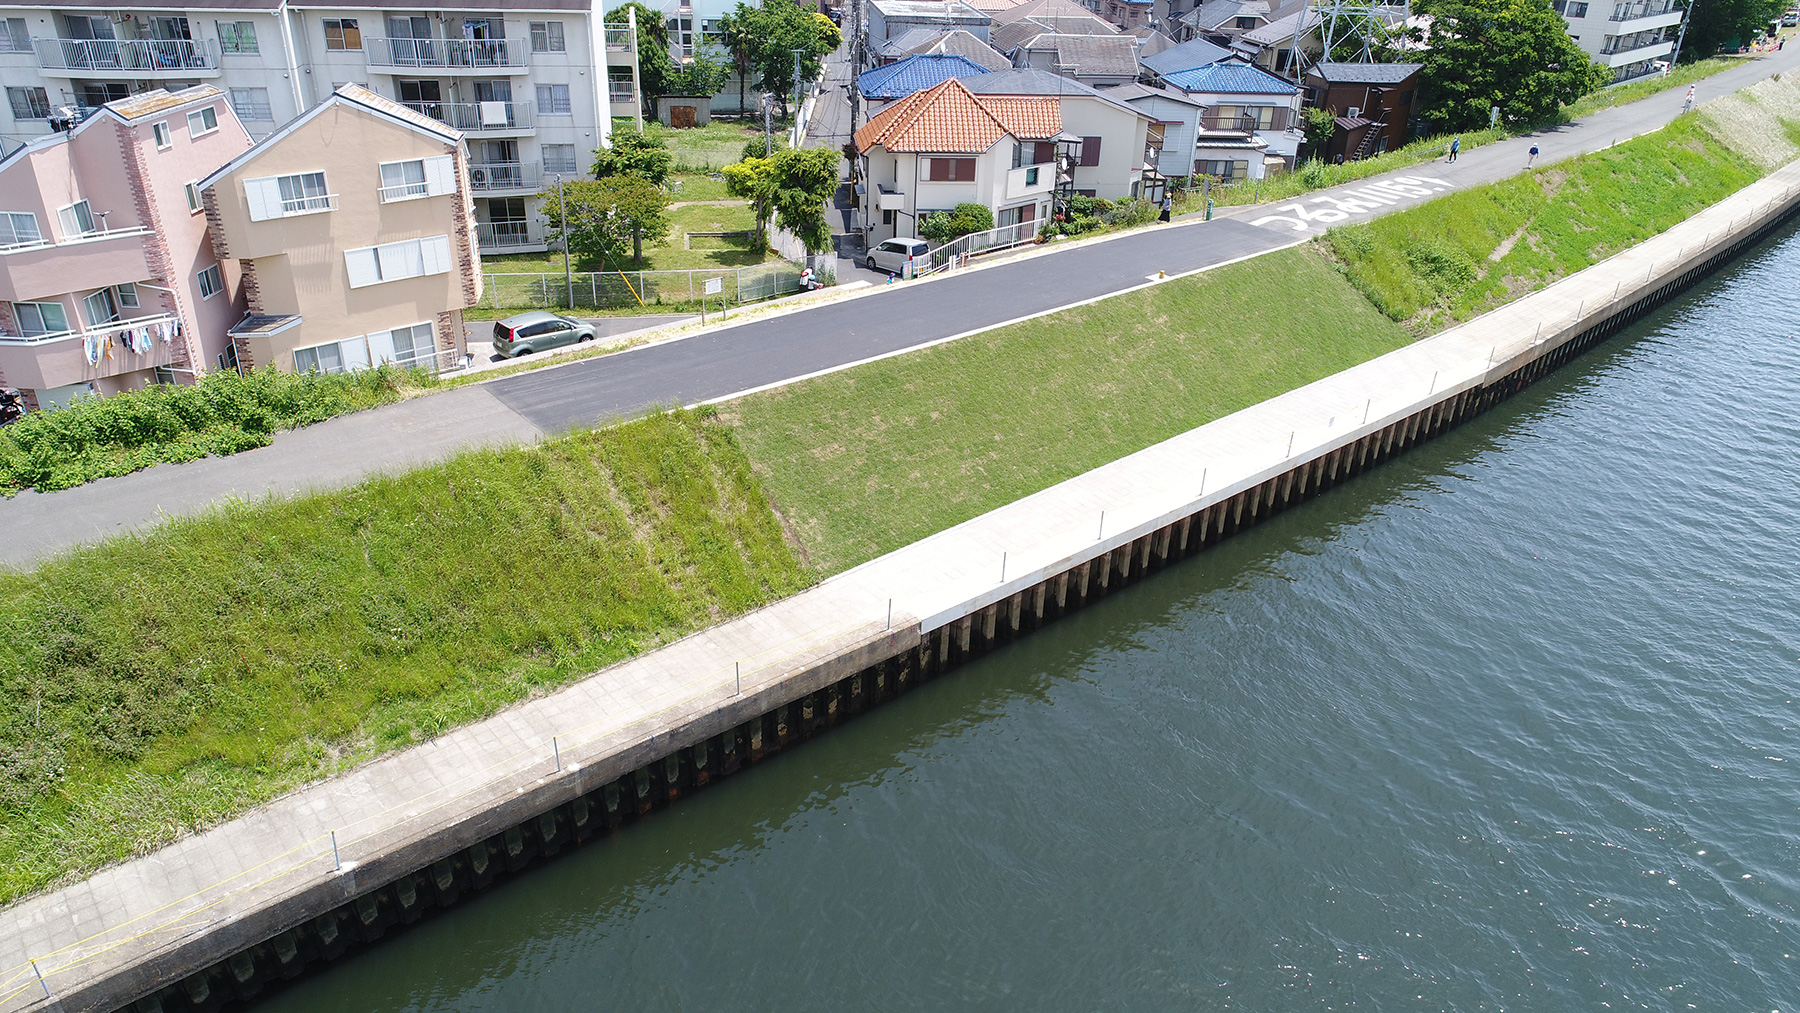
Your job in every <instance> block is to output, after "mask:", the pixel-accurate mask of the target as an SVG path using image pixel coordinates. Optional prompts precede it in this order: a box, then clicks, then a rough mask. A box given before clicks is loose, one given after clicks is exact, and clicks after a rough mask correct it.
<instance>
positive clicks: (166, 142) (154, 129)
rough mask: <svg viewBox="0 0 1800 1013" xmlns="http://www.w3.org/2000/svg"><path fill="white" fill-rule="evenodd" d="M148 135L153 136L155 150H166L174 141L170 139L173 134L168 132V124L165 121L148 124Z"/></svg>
mask: <svg viewBox="0 0 1800 1013" xmlns="http://www.w3.org/2000/svg"><path fill="white" fill-rule="evenodd" d="M150 136H151V137H152V138H155V140H156V150H158V151H167V150H169V146H170V145H171V144H174V143H175V142H174V140H172V139H171V138H172V136H173V135H171V134H170V133H169V125H168V124H167V123H152V124H150Z"/></svg>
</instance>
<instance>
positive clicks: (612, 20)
mask: <svg viewBox="0 0 1800 1013" xmlns="http://www.w3.org/2000/svg"><path fill="white" fill-rule="evenodd" d="M634 10H635V11H636V12H637V58H638V83H639V84H640V85H642V86H643V89H644V94H643V101H645V102H646V103H647V102H649V100H650V99H652V98H655V97H656V96H658V95H668V94H670V89H669V85H670V82H671V81H673V80H674V79H675V74H676V69H675V60H674V58H673V57H671V56H670V55H669V26H668V24H667V23H665V22H664V20H663V18H664V15H663V14H661V13H660V12H658V11H653V10H651V9H650V8H648V7H645V6H644V5H643V4H641V3H638V2H637V0H630V2H629V3H624V4H620V5H619V6H617V7H614V8H613V9H612V10H610V11H607V12H606V23H607V24H609V25H622V24H625V23H627V22H628V21H629V20H630V17H629V15H628V14H627V12H628V11H634Z"/></svg>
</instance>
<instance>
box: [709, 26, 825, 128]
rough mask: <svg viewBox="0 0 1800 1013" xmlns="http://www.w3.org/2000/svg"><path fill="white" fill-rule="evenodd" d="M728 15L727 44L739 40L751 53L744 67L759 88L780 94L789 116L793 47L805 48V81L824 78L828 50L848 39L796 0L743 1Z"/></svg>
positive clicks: (802, 56)
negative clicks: (756, 3) (752, 4)
mask: <svg viewBox="0 0 1800 1013" xmlns="http://www.w3.org/2000/svg"><path fill="white" fill-rule="evenodd" d="M725 17H726V20H725V23H724V24H723V25H722V28H723V29H724V30H725V31H726V48H727V49H731V48H732V47H733V46H734V45H736V44H738V43H734V42H733V41H732V40H733V39H734V38H735V39H738V40H739V42H740V43H741V44H742V45H743V46H744V47H745V51H746V53H747V55H748V57H749V59H748V60H747V61H746V63H745V64H743V66H747V67H748V68H749V70H750V72H751V73H752V74H754V75H755V76H756V86H757V88H759V89H761V90H763V91H766V92H770V93H772V94H775V95H779V96H780V97H781V110H782V113H783V114H784V115H785V114H786V113H787V110H788V98H789V93H790V92H791V91H792V90H793V81H794V51H795V50H799V51H800V58H799V59H800V79H801V80H802V81H810V80H812V79H813V78H816V77H818V76H819V71H820V69H821V68H822V66H823V64H822V63H821V61H822V60H823V59H824V57H825V54H827V53H829V52H831V51H833V50H835V49H837V47H838V46H839V45H840V44H842V42H843V34H842V33H841V32H839V31H838V27H837V26H836V25H834V24H832V23H831V19H830V18H828V17H826V16H824V15H823V14H817V13H814V12H811V11H808V10H807V9H806V8H804V7H801V6H800V5H798V4H796V3H795V2H794V0H762V3H761V4H760V5H758V6H754V7H753V6H751V5H749V4H747V3H741V2H740V3H739V4H738V5H737V8H736V9H735V10H733V11H732V12H731V13H730V14H727V15H726V16H725ZM739 97H740V98H742V96H741V95H740V96H739Z"/></svg>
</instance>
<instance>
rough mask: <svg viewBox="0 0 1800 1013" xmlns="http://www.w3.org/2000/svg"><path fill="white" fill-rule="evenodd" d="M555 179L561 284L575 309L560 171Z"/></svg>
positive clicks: (567, 229) (566, 209) (566, 217)
mask: <svg viewBox="0 0 1800 1013" xmlns="http://www.w3.org/2000/svg"><path fill="white" fill-rule="evenodd" d="M555 179H556V217H557V218H558V219H560V220H561V221H562V248H563V284H565V285H567V286H568V288H569V310H570V312H574V310H575V275H574V273H573V272H572V271H570V270H569V207H568V204H567V203H565V202H564V201H563V185H562V173H560V172H559V173H557V174H556V176H555Z"/></svg>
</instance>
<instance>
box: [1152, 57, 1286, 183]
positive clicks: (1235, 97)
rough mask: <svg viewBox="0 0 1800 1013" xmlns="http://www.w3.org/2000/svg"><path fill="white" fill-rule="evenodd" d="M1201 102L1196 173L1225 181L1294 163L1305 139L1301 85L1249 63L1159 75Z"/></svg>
mask: <svg viewBox="0 0 1800 1013" xmlns="http://www.w3.org/2000/svg"><path fill="white" fill-rule="evenodd" d="M1161 77H1162V79H1163V81H1164V82H1165V83H1166V84H1167V85H1168V86H1169V87H1171V88H1174V89H1176V90H1178V91H1181V92H1183V93H1184V94H1186V95H1187V97H1188V98H1190V99H1192V100H1194V101H1195V102H1198V103H1200V106H1201V111H1200V124H1199V125H1200V133H1199V136H1198V138H1196V140H1195V142H1194V168H1193V172H1194V174H1195V175H1204V176H1215V177H1218V178H1219V179H1221V180H1224V181H1226V182H1235V181H1239V180H1244V179H1262V178H1263V177H1264V176H1265V175H1267V174H1268V173H1269V172H1270V171H1277V172H1279V171H1284V170H1287V169H1292V168H1293V167H1294V158H1295V156H1296V155H1297V154H1298V153H1299V151H1300V142H1301V140H1302V139H1303V135H1302V131H1301V127H1300V98H1301V92H1300V89H1299V88H1297V87H1295V86H1294V85H1292V84H1289V83H1288V82H1286V81H1283V80H1282V79H1281V78H1278V77H1276V76H1275V75H1273V74H1270V73H1268V72H1267V71H1263V70H1259V69H1257V68H1256V67H1252V66H1250V65H1248V64H1243V63H1236V62H1225V63H1212V64H1207V65H1206V66H1204V67H1195V68H1193V69H1191V70H1181V71H1176V72H1174V73H1170V74H1163V75H1161Z"/></svg>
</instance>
